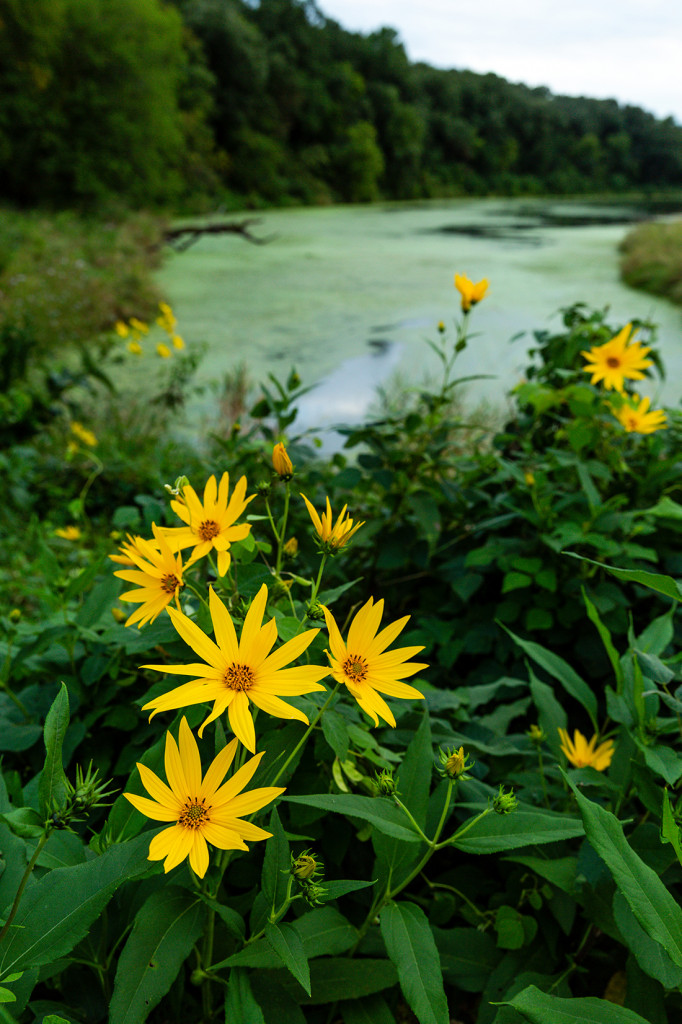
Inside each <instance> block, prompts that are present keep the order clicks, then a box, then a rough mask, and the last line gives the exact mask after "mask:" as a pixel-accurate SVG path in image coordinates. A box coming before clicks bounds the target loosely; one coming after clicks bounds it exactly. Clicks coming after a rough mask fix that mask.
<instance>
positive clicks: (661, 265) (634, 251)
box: [620, 222, 682, 305]
mask: <svg viewBox="0 0 682 1024" xmlns="http://www.w3.org/2000/svg"><path fill="white" fill-rule="evenodd" d="M620 251H621V260H620V271H621V275H622V277H623V280H624V281H625V283H626V284H628V285H630V287H631V288H642V289H644V291H647V292H651V293H652V294H653V295H662V296H664V298H666V299H670V300H671V301H672V302H675V303H677V304H678V305H680V304H681V303H682V225H681V224H679V223H675V222H672V223H670V224H666V223H661V224H638V225H637V227H635V228H632V230H631V231H629V232H628V233H627V235H626V236H625V238H624V239H623V241H622V242H621V244H620Z"/></svg>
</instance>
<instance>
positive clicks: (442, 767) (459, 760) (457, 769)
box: [436, 747, 475, 782]
mask: <svg viewBox="0 0 682 1024" xmlns="http://www.w3.org/2000/svg"><path fill="white" fill-rule="evenodd" d="M438 761H439V764H438V765H437V766H436V770H437V771H438V773H439V774H440V775H442V777H443V778H444V779H453V780H454V781H455V782H456V781H457V780H459V779H462V780H466V779H470V778H471V776H470V775H468V774H467V772H469V771H470V770H471V769H472V768H473V767H474V763H475V762H474V761H469V755H468V754H465V753H464V747H460V748H459V750H455V749H454V747H453V749H452V750H450V749H449V748H446V749H445V750H443V749H442V748H439V750H438Z"/></svg>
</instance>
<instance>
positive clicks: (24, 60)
mask: <svg viewBox="0 0 682 1024" xmlns="http://www.w3.org/2000/svg"><path fill="white" fill-rule="evenodd" d="M0 93H1V95H2V97H3V102H2V104H1V105H0V182H2V184H0V196H2V198H4V199H5V200H9V201H13V202H16V203H19V204H24V205H35V204H44V203H48V204H51V205H55V206H70V205H85V206H88V205H90V206H96V205H98V204H102V203H103V202H111V200H112V198H114V197H120V199H121V200H123V202H124V203H125V204H127V205H142V206H153V205H159V204H166V205H171V206H174V207H175V208H178V207H181V206H183V205H185V206H192V205H193V206H195V207H196V205H197V203H198V202H200V201H201V200H202V199H203V200H204V201H205V202H208V201H215V199H216V198H219V199H221V200H222V201H223V202H224V203H225V204H226V205H227V206H231V207H237V206H244V205H247V206H259V205H263V204H270V203H276V204H283V203H288V202H293V203H324V202H332V201H342V202H364V201H371V200H375V199H380V198H390V199H416V198H422V197H438V196H453V195H472V194H473V195H481V194H487V193H494V194H508V195H520V194H531V195H532V194H539V193H559V194H567V193H581V192H595V191H608V192H621V191H625V190H633V189H634V190H659V189H666V188H674V187H679V185H680V182H681V181H682V127H680V126H679V125H677V124H676V123H675V122H674V121H673V119H672V118H667V119H665V120H660V119H657V118H656V117H654V116H653V115H652V114H650V113H648V112H646V111H644V110H642V109H641V108H639V107H635V106H630V105H627V106H621V105H620V104H618V103H617V102H616V101H615V100H595V99H589V98H584V97H569V96H557V95H553V94H552V93H551V92H550V91H549V90H548V89H545V88H529V87H527V86H524V85H520V84H512V83H510V82H508V81H506V80H505V79H503V78H500V77H499V76H497V75H494V74H476V73H474V72H471V71H462V70H439V69H436V68H433V67H430V66H429V65H427V64H424V63H417V64H415V63H411V62H410V61H409V60H408V58H407V55H406V53H405V50H404V47H403V45H402V43H401V42H400V39H399V37H398V35H397V34H396V32H395V31H394V30H392V29H390V28H382V29H380V30H379V31H376V32H372V33H370V34H367V35H363V34H360V33H355V32H349V31H346V30H345V29H343V28H342V27H341V26H340V25H339V24H338V23H336V22H335V21H333V20H332V19H329V18H327V17H325V16H324V15H323V14H322V13H321V11H320V10H319V9H318V7H317V6H316V4H315V3H314V0H168V2H162V0H31V3H26V2H25V0H0Z"/></svg>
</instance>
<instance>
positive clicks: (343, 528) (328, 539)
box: [301, 494, 365, 554]
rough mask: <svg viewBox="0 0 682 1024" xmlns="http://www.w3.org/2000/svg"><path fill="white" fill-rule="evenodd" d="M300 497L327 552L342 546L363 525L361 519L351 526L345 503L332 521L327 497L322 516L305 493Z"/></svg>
mask: <svg viewBox="0 0 682 1024" xmlns="http://www.w3.org/2000/svg"><path fill="white" fill-rule="evenodd" d="M301 497H302V498H303V500H304V502H305V503H306V505H307V507H308V512H309V513H310V518H311V519H312V521H313V526H314V527H315V532H316V533H317V535H318V537H319V538H320V540H321V542H322V546H323V547H324V548H325V550H326V551H327V552H328V553H329V554H334V553H335V552H336V551H338V550H339V548H342V547H344V545H346V544H347V543H348V541H349V540H350V539H351V537H352V536H353V534H354V533H355V532H356V531H357V530H359V529H360V527H361V526H364V525H365V524H364V520H363V522H361V523H356V524H355V526H353V520H352V519H351V518H350V517H349V516H347V515H346V509H347V508H348V506H347V505H344V506H343V508H342V509H341V512H340V514H339V517H338V519H337V520H336V522H335V523H334V522H333V517H332V507H331V505H330V503H329V498H327V510H326V512H323V513H322V516H319V515H318V514H317V512H316V510H315V508H314V507H313V505H312V504H311V502H309V501H308V499H307V498H306V496H305V494H302V495H301Z"/></svg>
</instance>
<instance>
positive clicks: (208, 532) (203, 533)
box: [197, 519, 220, 540]
mask: <svg viewBox="0 0 682 1024" xmlns="http://www.w3.org/2000/svg"><path fill="white" fill-rule="evenodd" d="M197 533H198V534H199V536H200V537H201V539H202V540H213V538H214V537H217V536H218V534H219V533H220V527H219V525H218V523H216V521H215V519H204V521H203V523H201V525H200V526H199V529H198V530H197Z"/></svg>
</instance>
